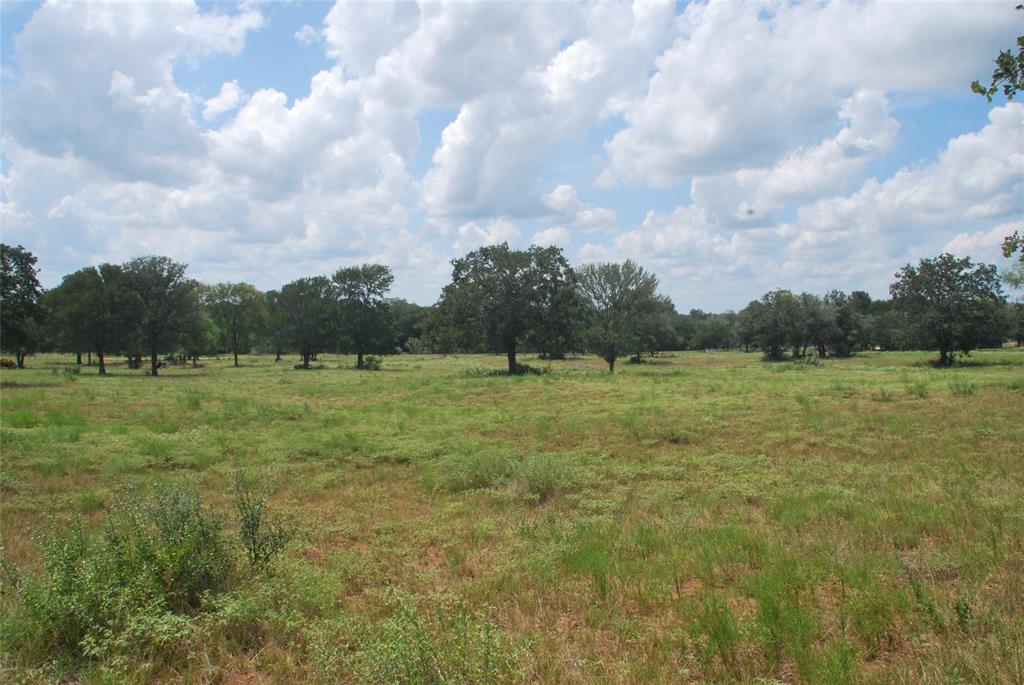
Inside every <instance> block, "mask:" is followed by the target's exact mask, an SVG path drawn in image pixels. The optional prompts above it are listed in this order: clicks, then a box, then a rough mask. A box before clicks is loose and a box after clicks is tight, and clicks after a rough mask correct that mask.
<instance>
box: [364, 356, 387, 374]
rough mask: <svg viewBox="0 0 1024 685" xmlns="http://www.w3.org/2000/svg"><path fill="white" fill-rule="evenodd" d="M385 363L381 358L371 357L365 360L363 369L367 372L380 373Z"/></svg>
mask: <svg viewBox="0 0 1024 685" xmlns="http://www.w3.org/2000/svg"><path fill="white" fill-rule="evenodd" d="M382 365H383V361H382V360H381V358H380V357H374V356H372V355H371V356H369V357H367V358H366V359H364V360H363V369H364V370H366V371H380V369H381V366H382Z"/></svg>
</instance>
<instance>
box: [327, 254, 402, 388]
mask: <svg viewBox="0 0 1024 685" xmlns="http://www.w3.org/2000/svg"><path fill="white" fill-rule="evenodd" d="M333 281H334V285H335V293H336V295H337V297H338V304H339V318H338V324H339V329H338V333H339V335H340V343H341V349H342V351H344V352H345V353H346V354H348V353H355V355H356V368H358V369H361V368H363V355H365V354H383V353H386V352H390V351H392V350H393V347H392V343H393V342H394V333H393V328H392V320H391V308H390V307H389V306H388V301H387V300H386V299H385V295H386V294H387V292H388V291H389V290H390V289H391V284H392V283H394V281H395V277H394V274H392V273H391V269H389V268H388V267H387V266H384V265H383V264H363V265H361V266H350V267H347V268H344V269H338V271H337V273H335V274H334V278H333Z"/></svg>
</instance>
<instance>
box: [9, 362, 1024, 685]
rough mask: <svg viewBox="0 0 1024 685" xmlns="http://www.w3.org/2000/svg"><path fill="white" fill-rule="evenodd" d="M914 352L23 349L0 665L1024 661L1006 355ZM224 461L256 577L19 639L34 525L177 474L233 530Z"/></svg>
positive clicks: (534, 668) (466, 667)
mask: <svg viewBox="0 0 1024 685" xmlns="http://www.w3.org/2000/svg"><path fill="white" fill-rule="evenodd" d="M931 356H933V355H928V354H923V353H864V354H861V355H858V356H856V357H854V358H852V359H846V360H833V359H828V360H825V361H822V362H821V363H820V365H813V364H802V363H793V362H783V363H777V364H770V363H765V362H762V361H761V360H760V358H759V356H757V355H755V354H741V353H721V354H705V353H679V354H669V355H665V356H663V357H661V358H659V359H656V360H654V361H652V362H649V363H646V364H640V365H628V364H622V365H621V368H620V370H619V372H617V373H616V374H615V375H614V376H609V375H608V374H607V373H606V371H605V367H604V364H603V363H602V362H600V361H599V360H597V359H590V358H585V359H576V360H569V361H564V362H554V363H551V364H550V365H549V364H548V363H547V362H541V361H537V360H534V359H527V360H525V361H526V362H527V363H529V364H531V365H533V366H535V367H538V368H550V372H549V373H546V374H543V375H536V376H524V377H515V378H508V377H503V376H495V375H492V374H490V373H489V372H490V371H492V370H500V369H501V368H502V366H503V365H504V364H505V360H504V358H503V357H491V356H462V355H460V356H457V357H456V356H450V357H440V356H408V355H407V356H401V357H394V358H387V359H386V360H385V362H384V367H383V369H382V370H381V371H376V372H368V371H356V370H354V369H351V368H349V367H351V366H352V361H353V360H352V359H347V358H344V357H333V356H323V357H322V358H321V363H322V366H323V368H320V369H316V370H312V371H305V372H304V371H297V370H294V369H293V368H292V362H293V361H294V360H290V359H289V360H288V361H282V362H280V363H277V364H275V363H273V361H272V358H271V357H250V358H245V359H244V360H243V363H244V365H243V366H242V367H241V368H237V369H236V368H231V367H230V366H229V364H228V360H227V359H222V360H212V359H207V360H204V361H203V366H202V367H201V368H198V369H192V368H187V367H184V366H182V367H174V368H170V369H168V370H167V371H166V373H164V372H162V375H161V377H160V378H159V379H156V380H154V379H150V378H147V377H145V376H143V375H142V374H141V373H140V372H129V371H127V370H125V369H124V367H123V361H122V362H121V364H122V366H118V365H116V364H115V365H111V367H110V369H111V372H112V374H113V375H112V376H111V377H108V378H99V377H97V376H96V375H95V369H94V368H83V369H82V370H81V373H80V374H75V373H74V372H73V365H72V361H73V359H72V358H71V357H70V356H57V355H53V356H46V355H43V356H38V357H35V358H30V359H29V365H30V366H31V367H32V368H30V369H28V370H23V371H10V370H6V369H5V370H3V371H2V373H0V383H2V386H0V387H2V432H0V436H2V441H0V449H2V481H0V485H2V490H0V494H2V544H3V557H4V574H3V583H4V588H3V596H2V597H3V599H2V602H3V604H2V614H3V626H4V629H3V633H2V635H3V637H4V641H5V644H4V656H3V669H4V673H3V674H0V675H3V676H4V677H3V680H4V681H5V682H46V681H50V680H53V679H57V678H61V677H64V678H73V679H78V680H79V681H80V682H84V683H100V682H103V683H107V682H110V683H113V682H125V681H126V680H134V681H136V682H151V681H165V682H226V683H263V682H268V683H269V682H278V683H285V682H297V681H321V682H352V681H357V682H359V681H362V682H465V681H468V680H477V681H491V680H502V681H508V682H524V681H525V682H544V683H656V682H664V683H679V682H682V683H686V682H761V683H774V682H783V683H791V682H801V683H891V682H915V683H916V682H921V683H924V682H928V683H960V682H962V683H1008V684H1009V683H1022V682H1024V350H1006V351H989V352H978V353H975V354H974V355H973V356H972V357H971V358H969V359H968V360H967V361H966V363H965V364H964V365H961V366H958V367H956V368H952V369H948V370H937V369H934V368H932V367H931V366H929V365H928V363H927V360H928V359H929V358H930V357H931ZM239 469H241V470H243V471H244V473H245V475H246V477H248V478H249V479H250V480H251V481H254V482H264V483H266V484H267V486H268V487H269V493H270V494H269V504H270V508H271V510H272V511H273V512H275V513H276V514H277V515H278V516H279V517H280V518H281V519H282V520H283V521H284V522H285V523H286V525H287V527H288V528H289V529H290V530H292V531H293V536H292V538H291V542H290V543H289V544H288V546H287V547H286V549H285V551H284V552H283V553H282V555H281V556H280V557H279V558H278V559H277V561H276V562H275V563H274V564H273V566H272V568H271V569H270V570H268V571H266V572H264V573H261V574H259V575H254V576H252V577H249V578H247V579H243V580H241V581H239V582H238V583H236V584H235V585H234V586H233V587H232V588H231V589H230V591H227V592H224V593H222V594H220V595H218V596H217V597H212V598H207V599H205V600H204V605H203V608H202V609H201V610H199V611H196V612H192V613H189V614H186V615H184V616H182V617H180V620H177V622H173V630H171V629H170V628H167V625H170V624H165V623H160V624H159V626H160V630H159V631H158V630H157V628H152V629H146V630H142V631H141V632H140V633H139V634H138V635H136V637H135V638H132V639H123V638H122V641H121V642H117V640H114V641H113V642H112V643H111V644H114V645H115V647H114V648H113V649H107V650H106V651H104V650H103V649H100V650H98V651H96V652H95V653H94V654H93V655H92V656H91V657H89V658H85V659H80V660H77V661H76V660H67V659H61V658H58V656H57V655H47V654H41V653H39V650H38V649H35V648H33V646H32V645H28V644H25V637H24V636H25V635H28V634H29V632H26V631H27V628H26V627H25V625H24V622H25V621H26V620H27V619H25V618H24V613H23V612H22V611H21V609H20V608H19V607H20V602H22V599H20V597H21V595H20V594H19V587H20V584H22V583H23V582H25V579H26V578H30V577H33V576H34V575H36V574H39V573H41V568H40V547H39V545H38V544H37V542H36V541H35V540H36V539H37V538H38V533H39V531H45V530H61V529H66V528H68V527H69V524H70V523H73V522H84V525H85V527H86V528H87V529H88V530H90V531H99V530H101V528H102V526H103V521H104V518H105V516H106V512H107V511H108V508H109V507H110V506H111V504H112V503H113V502H115V501H116V500H117V499H118V497H119V496H120V495H119V493H122V492H124V491H125V489H126V488H128V489H130V488H131V487H133V486H137V487H141V488H142V489H143V490H151V489H154V488H158V487H159V486H162V485H167V484H174V483H184V484H186V485H191V486H193V487H195V488H197V489H198V491H199V492H200V493H201V494H202V496H203V498H204V501H206V502H208V503H209V504H210V505H212V506H213V507H214V508H215V509H216V510H217V511H218V512H222V513H223V518H224V521H225V526H226V527H227V528H228V529H230V528H231V527H232V526H235V527H237V523H235V522H234V519H233V518H232V516H233V515H232V510H231V501H232V484H233V483H234V479H235V476H236V472H237V471H238V470H239ZM34 535H36V537H34ZM160 631H163V632H160ZM117 645H120V646H119V647H118V646H117Z"/></svg>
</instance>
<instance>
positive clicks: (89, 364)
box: [85, 351, 92, 366]
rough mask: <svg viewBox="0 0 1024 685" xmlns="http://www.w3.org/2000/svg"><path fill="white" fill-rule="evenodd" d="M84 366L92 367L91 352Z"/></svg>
mask: <svg viewBox="0 0 1024 685" xmlns="http://www.w3.org/2000/svg"><path fill="white" fill-rule="evenodd" d="M85 365H86V366H92V352H91V351H90V352H89V356H88V357H87V358H86V361H85Z"/></svg>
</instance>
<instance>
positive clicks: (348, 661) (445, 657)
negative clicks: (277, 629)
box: [314, 596, 527, 684]
mask: <svg viewBox="0 0 1024 685" xmlns="http://www.w3.org/2000/svg"><path fill="white" fill-rule="evenodd" d="M351 632H354V633H355V634H354V635H353V636H352V637H351V638H350V642H349V643H348V644H345V641H343V640H332V639H331V638H328V639H327V640H323V639H321V640H320V642H319V644H317V645H316V646H315V647H314V659H315V661H316V665H317V670H318V671H319V672H320V673H321V674H322V675H323V676H324V679H325V680H327V681H328V682H334V681H337V682H359V683H438V684H440V683H501V682H514V681H518V680H520V679H521V678H522V676H523V670H524V669H523V665H524V661H525V657H526V655H527V650H526V648H525V645H523V644H521V643H517V642H516V641H513V640H512V639H510V638H509V637H507V636H506V635H505V634H504V633H503V632H502V630H501V629H500V628H499V627H498V626H497V625H495V624H494V623H493V622H491V621H489V620H487V619H486V618H484V617H482V616H480V615H479V614H476V615H474V614H471V613H470V612H469V611H467V610H466V608H465V607H464V606H463V605H462V604H461V603H460V602H457V601H455V600H451V599H447V600H442V601H441V602H440V603H439V606H438V607H437V608H436V609H435V610H434V611H425V610H423V609H420V608H418V607H417V606H416V605H415V604H414V603H413V602H412V600H411V599H409V598H407V597H404V596H396V597H395V598H394V599H393V607H392V613H391V615H390V616H388V617H387V618H385V619H383V620H381V621H378V622H376V623H372V624H368V625H363V626H359V627H357V628H356V629H355V630H354V631H351Z"/></svg>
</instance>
